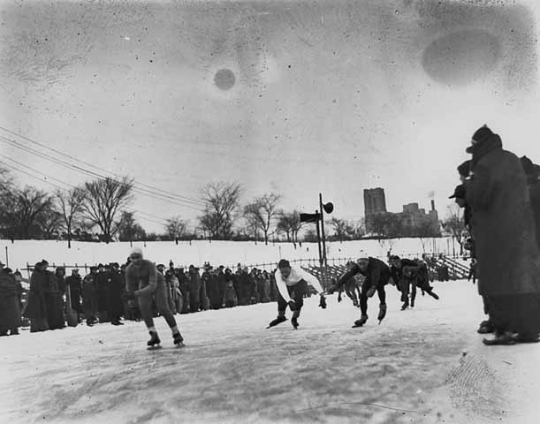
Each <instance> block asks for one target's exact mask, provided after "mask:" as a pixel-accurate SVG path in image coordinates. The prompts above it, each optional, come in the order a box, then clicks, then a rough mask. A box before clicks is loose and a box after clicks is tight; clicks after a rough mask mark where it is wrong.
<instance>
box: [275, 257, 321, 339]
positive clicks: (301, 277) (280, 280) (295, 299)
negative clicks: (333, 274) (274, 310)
mask: <svg viewBox="0 0 540 424" xmlns="http://www.w3.org/2000/svg"><path fill="white" fill-rule="evenodd" d="M275 278H276V285H277V288H278V291H279V296H278V301H277V302H278V316H277V318H276V319H275V320H273V321H272V322H271V323H270V324H269V325H268V327H267V328H270V327H275V326H276V325H278V324H281V323H282V322H284V321H287V318H286V317H285V311H286V309H287V305H288V306H289V307H290V308H291V311H292V313H293V316H292V318H291V324H292V325H293V327H294V328H295V329H297V328H298V325H299V324H298V317H299V316H300V311H301V310H302V306H303V305H304V295H306V294H307V291H308V284H309V285H311V286H312V287H313V288H314V289H315V291H316V292H317V293H319V295H320V302H319V306H320V307H321V308H323V309H325V308H326V298H325V297H324V290H323V288H322V287H321V284H320V283H319V280H317V278H315V277H314V276H313V275H311V274H309V273H308V272H306V271H304V270H303V269H302V268H300V267H296V266H292V265H291V264H290V263H289V261H287V260H286V259H282V260H280V261H279V263H278V269H277V270H276V274H275Z"/></svg>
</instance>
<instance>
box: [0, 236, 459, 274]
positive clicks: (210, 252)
mask: <svg viewBox="0 0 540 424" xmlns="http://www.w3.org/2000/svg"><path fill="white" fill-rule="evenodd" d="M424 243H425V245H424V246H422V242H421V240H419V239H399V240H391V241H384V242H383V243H382V244H381V243H379V242H378V241H376V240H360V241H350V242H344V243H339V242H333V243H327V244H326V247H327V257H328V258H329V259H332V258H334V259H337V258H357V257H359V256H360V255H362V254H364V255H365V254H369V255H371V256H379V257H386V254H387V252H388V250H389V249H391V250H392V252H393V253H395V254H398V255H403V256H409V255H413V256H421V255H422V253H423V252H424V249H425V251H426V252H428V253H432V252H436V253H444V254H452V253H453V252H454V251H456V252H458V251H459V249H458V246H457V243H455V242H454V245H453V244H452V240H451V239H448V238H439V239H429V240H425V241H424ZM133 245H134V246H140V247H142V248H143V249H144V251H145V255H146V256H147V257H148V258H150V259H151V260H153V261H156V262H162V263H165V264H168V263H169V261H170V260H172V261H173V262H174V263H175V264H176V265H177V266H179V265H184V266H188V265H190V264H193V265H196V266H202V265H203V264H204V262H210V263H211V264H212V265H225V266H236V264H237V263H241V264H243V265H256V264H266V266H265V267H261V268H266V269H271V268H272V266H275V264H276V263H277V262H278V261H279V259H281V258H287V259H292V260H294V259H296V260H299V259H303V260H308V259H313V260H317V259H318V257H319V256H318V249H317V244H316V243H302V246H301V247H300V246H298V245H297V246H296V248H295V247H294V246H293V245H292V244H291V243H276V244H275V245H274V244H269V245H268V246H265V245H264V243H254V242H229V241H212V242H209V241H202V240H197V241H193V242H191V243H190V242H180V243H179V244H178V245H176V244H175V243H174V242H148V243H146V244H144V243H133ZM130 249H131V247H130V243H129V242H123V243H122V242H120V243H110V244H105V243H85V242H73V243H72V248H71V249H68V247H67V242H65V241H36V240H17V241H15V242H14V243H11V242H10V241H9V240H0V259H1V260H2V262H4V263H8V264H9V266H10V267H11V268H13V269H14V270H15V269H24V268H26V266H27V264H29V265H30V267H32V266H33V264H35V263H36V262H38V261H41V260H42V259H47V261H48V262H49V263H50V264H51V265H52V264H56V265H63V264H66V265H69V266H72V265H77V266H79V267H84V265H85V264H87V265H95V264H98V263H109V262H118V263H123V262H125V260H126V258H127V257H128V255H129V251H130Z"/></svg>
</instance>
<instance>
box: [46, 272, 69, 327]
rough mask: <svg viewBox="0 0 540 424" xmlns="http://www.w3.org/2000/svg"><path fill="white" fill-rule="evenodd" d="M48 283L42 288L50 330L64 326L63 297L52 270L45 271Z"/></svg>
mask: <svg viewBox="0 0 540 424" xmlns="http://www.w3.org/2000/svg"><path fill="white" fill-rule="evenodd" d="M45 273H46V275H47V281H48V285H47V286H46V287H47V288H46V289H44V293H45V301H46V302H47V322H48V323H49V329H50V330H57V329H59V328H64V327H65V326H66V322H65V321H64V298H63V293H61V292H60V289H59V287H58V278H57V274H56V273H55V272H52V271H48V270H46V271H45Z"/></svg>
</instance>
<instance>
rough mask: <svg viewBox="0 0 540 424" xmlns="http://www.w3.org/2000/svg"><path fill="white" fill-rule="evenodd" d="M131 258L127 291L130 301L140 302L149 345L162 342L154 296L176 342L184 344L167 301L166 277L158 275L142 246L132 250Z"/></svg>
mask: <svg viewBox="0 0 540 424" xmlns="http://www.w3.org/2000/svg"><path fill="white" fill-rule="evenodd" d="M130 259H131V263H130V264H129V265H128V266H127V268H126V293H127V295H128V296H129V297H130V299H131V300H130V302H135V299H136V300H137V301H138V303H139V308H140V310H141V314H142V317H143V319H144V322H145V324H146V326H147V327H148V331H149V333H150V340H149V341H148V343H147V345H148V346H149V347H153V346H156V345H159V344H160V343H161V340H160V339H159V336H158V333H157V331H156V327H154V319H153V317H152V297H153V296H154V297H155V300H156V305H157V308H158V311H159V313H160V315H161V316H162V317H164V318H165V320H166V321H167V324H168V325H169V327H170V328H171V331H172V334H173V341H174V344H175V345H177V346H183V342H184V339H183V337H182V335H181V334H180V331H179V330H178V326H177V325H176V320H175V319H174V316H173V314H172V312H171V310H170V309H169V305H168V302H167V287H166V285H165V277H164V276H163V275H161V274H160V275H159V276H158V271H157V269H156V266H155V265H154V264H153V263H152V262H150V261H149V260H147V259H144V258H143V252H142V250H141V249H140V248H138V247H136V248H134V249H133V250H132V251H131V254H130ZM158 277H159V278H158Z"/></svg>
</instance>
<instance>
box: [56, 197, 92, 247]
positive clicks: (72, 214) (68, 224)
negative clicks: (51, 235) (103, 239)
mask: <svg viewBox="0 0 540 424" xmlns="http://www.w3.org/2000/svg"><path fill="white" fill-rule="evenodd" d="M84 195H85V193H84V189H82V188H81V187H74V188H72V189H71V190H68V191H61V190H58V191H57V192H56V199H57V201H58V204H59V206H60V213H61V214H62V220H63V224H64V228H65V230H66V232H67V236H68V248H69V249H71V237H72V230H73V224H74V223H75V221H76V219H77V217H78V216H79V215H80V214H81V213H82V211H83V200H84Z"/></svg>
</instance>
